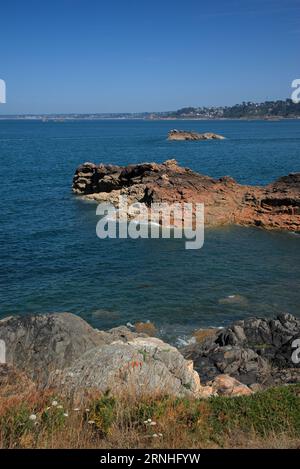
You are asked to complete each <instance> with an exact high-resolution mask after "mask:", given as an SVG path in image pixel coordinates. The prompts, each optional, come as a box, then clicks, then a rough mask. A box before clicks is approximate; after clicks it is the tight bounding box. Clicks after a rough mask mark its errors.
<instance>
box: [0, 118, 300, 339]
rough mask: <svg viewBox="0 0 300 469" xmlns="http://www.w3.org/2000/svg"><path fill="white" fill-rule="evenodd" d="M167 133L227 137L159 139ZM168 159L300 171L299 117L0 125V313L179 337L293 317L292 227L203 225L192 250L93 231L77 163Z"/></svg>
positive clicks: (297, 297) (296, 294) (297, 303)
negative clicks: (75, 184)
mask: <svg viewBox="0 0 300 469" xmlns="http://www.w3.org/2000/svg"><path fill="white" fill-rule="evenodd" d="M173 128H177V129H182V130H194V131H196V132H207V131H209V132H215V133H218V134H222V135H224V136H225V137H226V140H222V141H199V142H174V141H168V140H167V138H166V137H167V134H168V131H169V130H171V129H173ZM171 158H175V159H176V160H177V161H178V163H179V164H180V165H182V166H186V167H189V168H191V169H193V170H195V171H198V172H200V173H202V174H206V175H209V176H213V177H216V178H217V177H221V176H224V175H230V176H232V177H233V178H235V179H236V180H237V181H238V182H239V183H242V184H250V185H257V184H260V185H265V184H268V183H270V182H272V181H274V180H275V179H277V178H279V177H280V176H283V175H286V174H289V173H291V172H297V171H300V120H282V121H239V120H236V121H229V120H228V121H186V120H185V121H151V120H149V121H146V120H102V121H100V120H99V121H84V120H82V121H80V120H77V121H56V122H54V121H48V122H42V121H24V120H19V121H5V120H1V121H0V169H1V172H0V174H1V183H0V215H1V223H0V259H1V263H0V317H1V318H3V317H5V316H10V315H26V314H30V313H50V312H64V311H67V312H70V313H73V314H76V315H78V316H80V317H82V318H83V319H85V320H86V321H88V322H89V323H90V324H91V325H93V326H94V327H97V328H99V329H109V328H112V327H115V326H119V325H126V324H128V323H130V324H134V323H135V322H140V321H143V322H146V321H151V322H153V323H154V324H155V326H156V327H157V329H158V331H159V334H160V336H161V337H162V338H163V339H165V340H168V341H170V342H171V343H174V344H179V343H181V344H182V343H185V342H188V341H189V338H190V337H191V335H192V333H193V331H194V330H196V329H199V328H206V327H222V326H224V325H227V324H230V323H231V322H232V321H235V320H239V319H243V318H246V317H251V316H260V317H274V316H276V315H277V314H280V313H282V312H287V313H292V314H294V315H296V316H299V315H300V236H299V233H287V232H275V231H264V230H263V229H260V228H249V227H238V226H226V227H218V228H207V229H205V241H204V245H203V247H202V248H201V249H199V250H186V249H185V240H184V239H105V240H103V239H102V240H101V239H99V238H98V237H97V236H96V225H97V222H98V220H99V216H97V215H96V204H95V203H92V202H86V201H84V200H82V199H81V198H80V197H78V196H75V195H74V194H73V193H72V191H71V187H72V178H73V175H74V172H75V169H76V167H77V166H78V165H79V164H81V163H83V162H86V161H90V162H94V163H100V162H103V163H112V164H120V165H126V164H129V163H140V162H145V161H148V162H152V161H154V162H158V163H160V162H163V161H165V160H167V159H171Z"/></svg>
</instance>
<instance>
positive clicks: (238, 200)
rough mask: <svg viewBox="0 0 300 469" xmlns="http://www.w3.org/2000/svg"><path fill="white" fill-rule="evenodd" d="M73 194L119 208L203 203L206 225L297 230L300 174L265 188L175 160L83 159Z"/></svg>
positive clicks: (299, 205)
mask: <svg viewBox="0 0 300 469" xmlns="http://www.w3.org/2000/svg"><path fill="white" fill-rule="evenodd" d="M72 188H73V192H74V193H75V194H77V195H80V196H84V197H85V198H86V199H90V200H96V201H98V202H102V201H106V202H110V203H112V204H114V205H115V206H118V203H119V196H120V195H121V196H127V199H128V203H130V204H131V203H135V202H140V203H144V204H145V206H147V207H150V206H151V204H152V203H163V202H167V203H169V204H174V203H193V204H196V203H204V206H205V226H207V227H208V226H217V225H226V224H238V225H244V226H259V227H263V228H267V229H282V230H289V231H299V230H300V173H293V174H289V175H287V176H283V177H281V178H279V179H278V180H277V181H275V182H273V183H271V184H269V185H267V186H264V187H262V186H246V185H241V184H238V183H237V182H236V181H235V180H234V179H232V178H231V177H229V176H224V177H221V178H219V179H215V178H212V177H209V176H205V175H202V174H199V173H196V172H194V171H192V170H191V169H189V168H184V167H181V166H179V165H178V164H177V162H176V161H175V160H168V161H165V162H164V163H162V164H158V163H142V164H136V165H128V166H116V165H107V164H98V165H97V164H94V163H89V162H87V163H84V164H82V165H80V166H79V167H78V168H77V169H76V172H75V175H74V178H73V186H72Z"/></svg>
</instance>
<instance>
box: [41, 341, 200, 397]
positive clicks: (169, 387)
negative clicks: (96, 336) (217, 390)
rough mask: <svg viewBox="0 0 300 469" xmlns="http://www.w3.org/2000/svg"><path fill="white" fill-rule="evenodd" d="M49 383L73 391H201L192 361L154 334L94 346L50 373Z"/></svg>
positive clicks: (193, 394)
mask: <svg viewBox="0 0 300 469" xmlns="http://www.w3.org/2000/svg"><path fill="white" fill-rule="evenodd" d="M49 384H50V385H52V386H54V387H57V386H58V387H62V388H63V389H66V390H67V391H68V392H70V393H75V394H78V393H79V394H81V393H82V392H84V391H86V390H88V389H90V388H91V389H97V390H100V391H102V392H105V391H108V390H110V391H111V392H112V393H113V394H114V395H116V394H123V393H128V392H129V393H130V394H134V395H141V394H143V395H145V394H150V395H154V394H171V395H175V396H183V395H190V396H196V397H198V396H200V395H201V385H200V379H199V375H198V373H196V372H195V371H194V369H193V363H192V362H191V361H187V360H185V359H184V358H183V356H182V355H181V353H180V352H179V351H178V350H177V349H176V348H175V347H172V346H170V345H168V344H166V343H164V342H163V341H161V340H159V339H157V338H153V337H147V338H142V337H137V338H135V339H133V340H130V341H129V342H127V343H124V342H121V341H117V342H113V343H111V344H109V345H105V346H103V347H96V348H94V349H93V350H90V351H88V352H86V353H85V354H84V355H83V356H82V357H81V358H80V359H79V360H77V361H76V362H75V363H74V364H73V366H71V367H70V368H67V369H65V370H63V371H57V372H54V373H52V374H51V376H50V381H49Z"/></svg>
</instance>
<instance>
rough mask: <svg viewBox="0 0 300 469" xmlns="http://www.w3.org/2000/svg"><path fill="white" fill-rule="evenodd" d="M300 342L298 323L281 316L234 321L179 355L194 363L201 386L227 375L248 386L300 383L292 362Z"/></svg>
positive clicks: (284, 315)
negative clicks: (295, 348) (299, 341)
mask: <svg viewBox="0 0 300 469" xmlns="http://www.w3.org/2000/svg"><path fill="white" fill-rule="evenodd" d="M299 338H300V319H297V318H295V317H294V316H292V315H291V314H280V315H279V316H278V317H277V318H276V319H264V318H249V319H245V320H243V321H236V322H235V323H234V324H232V325H231V326H228V327H226V328H224V329H222V330H219V331H215V333H214V334H213V335H210V336H208V337H207V338H206V339H205V340H204V341H202V342H201V343H195V344H191V345H189V346H187V347H185V348H183V349H181V351H182V353H183V355H184V356H185V357H186V358H187V359H190V360H193V361H194V365H195V369H196V370H197V371H198V372H199V373H200V376H201V381H202V382H208V381H210V380H212V379H214V378H215V377H216V376H217V375H219V374H223V373H226V374H229V375H230V376H232V377H234V378H236V379H238V380H239V381H241V382H242V383H244V384H247V385H253V384H255V383H260V384H262V385H272V384H277V383H289V382H298V381H300V365H299V364H297V363H295V362H294V361H293V359H292V356H293V351H294V349H293V343H294V341H295V340H296V339H299Z"/></svg>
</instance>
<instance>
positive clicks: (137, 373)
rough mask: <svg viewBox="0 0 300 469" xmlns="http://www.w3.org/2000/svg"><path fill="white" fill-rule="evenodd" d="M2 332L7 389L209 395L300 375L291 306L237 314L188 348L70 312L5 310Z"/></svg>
mask: <svg viewBox="0 0 300 469" xmlns="http://www.w3.org/2000/svg"><path fill="white" fill-rule="evenodd" d="M0 337H1V338H2V340H4V342H5V344H6V364H2V365H0V394H1V392H2V391H3V392H5V393H6V395H7V394H9V395H14V394H18V395H20V394H22V393H26V392H27V391H28V390H32V389H33V388H42V389H55V390H57V389H59V390H60V391H61V392H63V393H65V394H66V395H72V396H77V397H78V398H83V397H84V396H85V395H86V392H88V391H90V390H96V391H100V392H103V393H105V392H107V391H110V392H111V393H112V394H114V395H118V394H126V393H129V394H133V395H137V396H144V395H161V394H164V395H165V394H168V395H173V396H187V397H195V398H207V397H210V396H214V395H225V396H236V395H249V394H252V393H253V392H255V391H258V390H261V389H264V388H266V387H270V386H274V385H278V384H292V383H297V382H300V363H298V362H299V360H298V362H297V360H295V354H296V355H297V353H298V352H299V349H300V347H299V346H298V351H297V349H296V350H295V347H294V341H295V340H298V341H299V338H300V319H298V318H296V317H294V316H292V315H290V314H280V315H278V316H277V317H276V318H273V319H264V318H250V319H245V320H243V321H236V322H235V323H233V324H232V325H230V326H227V327H225V328H223V329H216V330H210V333H209V334H204V335H203V338H202V340H200V341H198V342H195V343H193V344H190V345H188V346H185V347H183V348H181V349H177V348H175V347H174V346H172V345H170V344H167V343H166V342H164V341H162V340H161V339H159V338H157V337H151V336H149V335H147V334H145V333H141V332H139V333H137V332H136V331H135V330H131V329H129V328H128V327H126V326H120V327H116V328H113V329H110V330H108V331H100V330H97V329H94V328H93V327H91V326H90V325H89V324H88V323H87V322H85V321H84V320H83V319H81V318H80V317H78V316H76V315H73V314H70V313H55V314H45V315H42V314H37V315H25V316H10V317H7V318H4V319H2V320H0ZM298 355H300V353H298ZM296 358H297V357H296Z"/></svg>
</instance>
